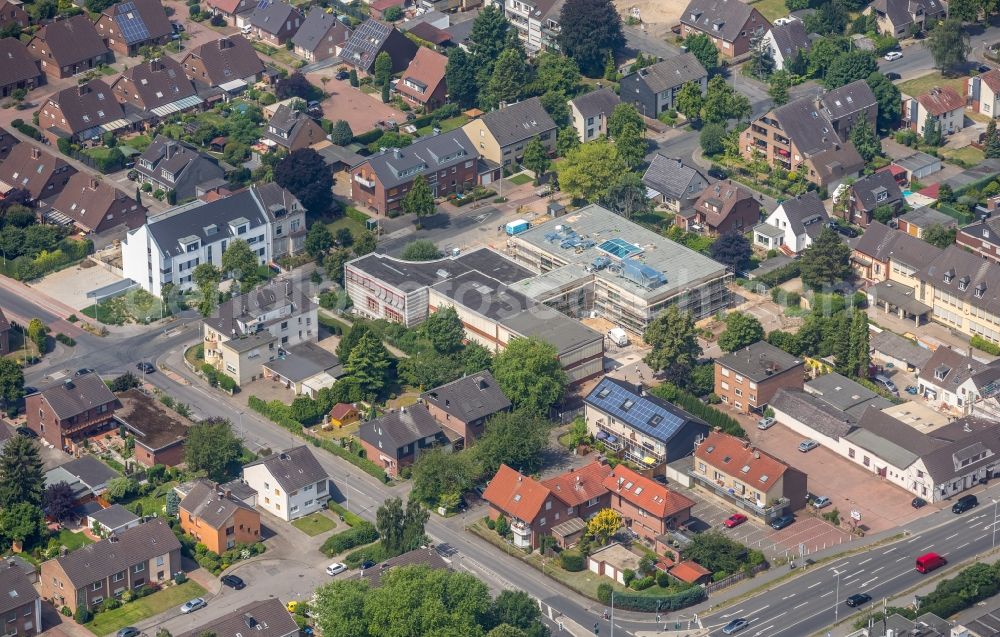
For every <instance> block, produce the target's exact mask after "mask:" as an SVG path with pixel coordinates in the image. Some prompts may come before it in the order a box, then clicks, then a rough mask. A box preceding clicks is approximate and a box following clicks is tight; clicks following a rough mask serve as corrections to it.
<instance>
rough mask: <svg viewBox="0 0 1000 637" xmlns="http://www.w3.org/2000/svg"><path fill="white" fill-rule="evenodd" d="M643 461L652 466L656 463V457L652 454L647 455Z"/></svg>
mask: <svg viewBox="0 0 1000 637" xmlns="http://www.w3.org/2000/svg"><path fill="white" fill-rule="evenodd" d="M642 463H643V464H647V465H649V466H651V467H652V466H655V465H656V459H655V458H653V457H652V456H646V457H645V458H643V459H642Z"/></svg>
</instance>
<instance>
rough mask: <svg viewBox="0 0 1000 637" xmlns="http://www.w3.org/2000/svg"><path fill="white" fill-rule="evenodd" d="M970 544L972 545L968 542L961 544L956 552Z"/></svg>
mask: <svg viewBox="0 0 1000 637" xmlns="http://www.w3.org/2000/svg"><path fill="white" fill-rule="evenodd" d="M969 544H970V542H966V543H965V544H960V545H958V546H956V547H955V550H956V551H957V550H958V549H964V548H965V547H967V546H968V545H969Z"/></svg>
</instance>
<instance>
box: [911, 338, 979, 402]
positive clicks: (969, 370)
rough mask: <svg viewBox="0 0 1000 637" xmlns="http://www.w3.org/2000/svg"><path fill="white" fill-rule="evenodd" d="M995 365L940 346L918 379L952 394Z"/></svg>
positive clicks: (921, 370)
mask: <svg viewBox="0 0 1000 637" xmlns="http://www.w3.org/2000/svg"><path fill="white" fill-rule="evenodd" d="M996 364H997V363H993V364H991V363H984V362H982V361H980V360H978V359H976V358H973V357H972V356H969V355H968V354H967V353H965V352H960V351H957V350H954V349H952V348H951V347H948V346H946V345H940V346H938V348H937V349H936V350H934V353H933V354H931V357H930V358H929V359H928V360H927V363H926V365H925V366H924V367H922V368H921V369H920V379H921V380H922V381H924V382H925V383H929V384H931V385H937V386H938V387H941V388H942V389H946V390H950V391H951V392H953V393H954V392H956V391H957V387H958V386H959V385H961V384H962V383H964V382H965V381H967V380H969V379H970V378H972V377H973V376H975V375H977V374H980V373H982V372H984V371H986V370H987V369H988V368H990V367H994V366H995V365H996Z"/></svg>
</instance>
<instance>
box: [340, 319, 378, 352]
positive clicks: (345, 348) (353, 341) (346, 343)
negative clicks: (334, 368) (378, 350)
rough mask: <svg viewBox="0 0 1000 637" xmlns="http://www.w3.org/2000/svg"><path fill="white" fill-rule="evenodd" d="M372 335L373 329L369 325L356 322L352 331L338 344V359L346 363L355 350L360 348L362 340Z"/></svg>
mask: <svg viewBox="0 0 1000 637" xmlns="http://www.w3.org/2000/svg"><path fill="white" fill-rule="evenodd" d="M371 333H372V328H371V326H370V325H369V324H368V323H366V322H364V321H356V322H355V323H354V325H353V326H352V327H351V331H349V332H348V333H347V334H345V335H344V336H343V338H341V339H340V343H338V344H337V349H336V354H337V358H339V359H340V360H342V361H346V360H347V359H348V357H350V355H351V352H353V351H354V348H355V347H357V346H358V343H359V342H361V338H362V337H363V336H364V335H365V334H371Z"/></svg>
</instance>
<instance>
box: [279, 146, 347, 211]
mask: <svg viewBox="0 0 1000 637" xmlns="http://www.w3.org/2000/svg"><path fill="white" fill-rule="evenodd" d="M274 181H275V183H277V184H278V185H279V186H281V187H282V188H286V189H288V191H289V192H291V193H292V194H293V195H295V198H296V199H298V200H299V201H300V202H301V203H302V205H303V206H305V209H306V210H307V211H308V212H309V213H311V214H314V215H315V214H322V213H324V212H326V211H328V210H330V208H331V206H332V205H333V192H332V190H331V189H332V188H333V175H332V174H331V173H330V169H329V168H327V167H326V164H325V163H323V158H322V157H321V156H320V154H319V153H317V152H316V151H315V150H313V149H312V148H300V149H298V150H293V151H292V152H290V153H289V154H287V155H285V157H284V158H282V159H281V161H279V162H278V164H277V165H276V166H275V167H274Z"/></svg>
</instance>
